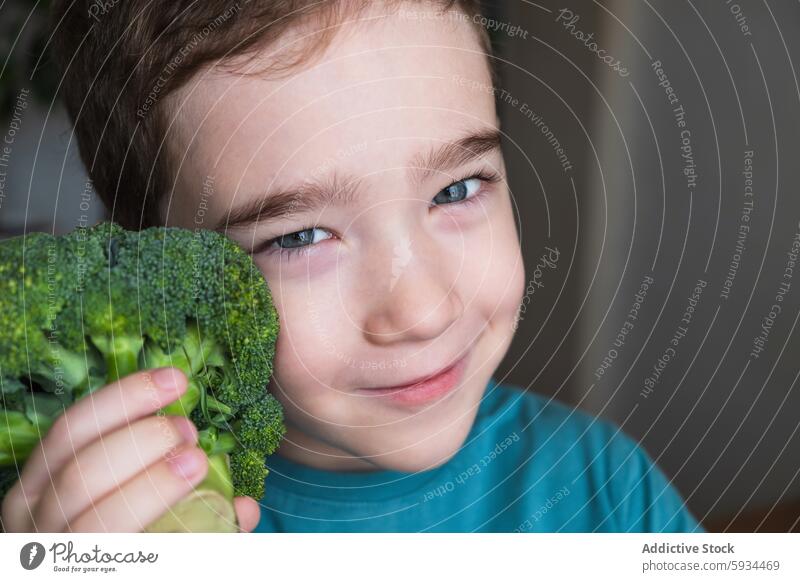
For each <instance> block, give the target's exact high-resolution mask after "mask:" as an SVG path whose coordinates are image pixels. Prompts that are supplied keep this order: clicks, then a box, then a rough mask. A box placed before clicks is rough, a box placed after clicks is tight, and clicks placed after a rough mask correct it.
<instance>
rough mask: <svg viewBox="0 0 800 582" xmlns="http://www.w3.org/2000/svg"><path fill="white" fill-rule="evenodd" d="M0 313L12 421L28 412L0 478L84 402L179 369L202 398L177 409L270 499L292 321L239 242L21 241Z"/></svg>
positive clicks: (85, 234)
mask: <svg viewBox="0 0 800 582" xmlns="http://www.w3.org/2000/svg"><path fill="white" fill-rule="evenodd" d="M0 314H2V315H0V317H2V318H3V319H4V323H3V325H2V326H0V352H1V353H0V392H1V393H2V396H3V401H2V403H0V404H2V408H0V412H2V411H3V409H5V410H8V411H13V412H14V413H15V416H13V418H14V423H15V424H14V428H15V431H16V432H13V431H12V432H11V433H9V434H11V437H10V438H9V439H6V440H7V441H8V442H6V441H0V467H2V466H3V465H6V466H7V465H8V464H9V463H10V462H12V461H13V462H14V463H20V462H22V461H24V458H25V456H26V455H25V451H27V450H29V448H30V447H28V448H27V449H26V448H24V447H17V448H16V451H17V452H16V453H14V451H13V450H10V449H13V448H14V447H13V444H14V442H13V440H14V437H13V435H14V434H18V435H19V439H20V441H19V442H23V440H24V442H25V443H29V442H30V440H31V434H33V432H32V430H33V429H36V430H46V429H47V428H48V427H49V423H50V422H51V421H52V416H55V415H56V414H58V413H59V412H60V411H61V410H63V407H64V406H66V405H69V404H70V403H71V401H73V400H75V399H78V398H81V397H83V396H85V395H86V394H89V393H90V392H91V391H92V390H95V389H97V388H98V387H100V386H103V385H105V384H108V383H110V382H112V381H114V380H116V379H118V378H120V377H122V376H125V375H127V374H130V373H132V372H135V371H137V370H141V369H147V368H156V367H162V366H175V367H177V368H180V369H181V370H183V371H184V373H186V375H187V376H188V378H189V384H190V389H189V390H188V391H187V393H186V394H185V395H184V396H183V397H182V398H181V400H180V401H179V402H177V403H173V404H171V405H170V406H168V407H166V408H165V410H164V412H166V413H168V414H182V415H186V416H191V418H192V419H193V420H195V422H196V423H197V424H198V428H199V429H201V430H202V431H205V432H204V434H206V436H207V437H208V438H207V439H206V440H207V441H208V442H210V440H209V439H211V436H213V439H212V440H214V442H215V443H217V445H215V446H217V448H216V449H215V453H214V454H217V453H220V452H221V453H223V454H229V457H230V458H229V467H230V471H231V475H232V481H233V488H234V490H236V491H238V492H245V493H244V494H247V495H251V496H253V497H255V498H257V499H258V498H260V497H261V495H262V494H263V488H264V477H265V475H266V469H265V466H264V462H265V459H266V456H268V455H269V454H272V453H273V452H274V451H275V449H276V448H277V446H278V443H279V442H280V439H281V438H282V436H283V434H284V431H285V429H284V425H283V411H282V408H281V406H280V404H279V403H278V402H277V400H275V399H274V398H273V397H272V396H271V395H269V394H268V393H267V391H266V388H267V384H268V382H269V379H270V377H271V375H272V370H273V367H272V361H273V358H274V355H275V344H276V341H277V335H278V330H279V321H278V315H277V311H276V310H275V307H274V305H273V302H272V297H271V294H270V291H269V287H268V285H267V283H266V281H265V280H264V278H263V275H262V274H261V272H260V271H259V270H258V268H257V267H256V266H255V264H254V263H253V261H252V260H251V258H250V256H249V255H248V254H247V253H246V252H244V251H243V250H242V249H241V248H240V247H239V246H238V245H237V244H235V243H234V242H233V241H231V240H230V239H228V238H226V237H224V236H223V235H221V234H218V233H216V232H212V231H206V230H199V231H191V230H186V229H180V228H175V227H153V228H147V229H144V230H142V231H138V232H133V231H126V230H124V229H122V228H121V227H120V226H118V225H116V224H114V223H110V222H106V223H100V224H98V225H95V226H93V227H90V228H82V229H77V230H75V231H73V232H71V233H69V234H68V235H65V236H62V237H53V236H49V235H45V234H38V233H37V234H31V235H27V236H25V237H18V238H16V239H12V240H9V241H6V242H3V243H1V244H0ZM59 382H60V383H61V384H63V389H59V388H58V384H59ZM20 415H21V416H20ZM6 418H11V416H9V415H6ZM26 422H27V424H25V423H26ZM3 424H4V421H3V417H2V416H1V415H0V431H2V430H3V428H4V427H3V426H2V425H3ZM6 424H9V423H6ZM23 425H24V426H23ZM209 435H211V436H209ZM23 437H24V438H23ZM25 439H27V440H25ZM221 444H222V445H224V446H222V445H221ZM26 446H27V444H26ZM4 447H5V448H6V449H9V450H2V449H3V448H4ZM207 452H209V455H211V454H212V453H211V450H210V449H209V450H207ZM4 455H5V456H4ZM4 459H7V460H8V461H9V462H8V463H3V460H4ZM217 465H218V463H216V462H215V467H216V466H217ZM224 465H225V464H224V463H223V464H222V465H220V466H224Z"/></svg>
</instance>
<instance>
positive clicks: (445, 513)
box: [255, 379, 703, 532]
mask: <svg viewBox="0 0 800 582" xmlns="http://www.w3.org/2000/svg"><path fill="white" fill-rule="evenodd" d="M267 466H268V468H269V470H270V473H269V475H268V476H267V480H266V493H265V495H264V498H263V499H262V500H261V521H260V523H259V524H258V527H257V528H256V530H255V531H257V532H595V531H596V532H690V531H703V528H702V526H700V525H699V524H698V522H697V520H696V519H695V518H694V517H693V515H692V514H691V513H690V512H689V510H688V509H687V508H686V506H685V505H684V502H683V500H682V498H681V496H680V495H679V494H678V492H677V491H676V490H675V489H674V487H673V486H672V485H671V484H670V483H669V481H668V480H667V479H666V477H665V476H664V474H663V473H662V472H661V470H660V469H659V468H658V467H657V466H656V465H654V464H653V462H652V460H651V458H650V457H649V456H648V454H647V453H646V452H645V451H644V450H643V449H642V448H641V447H639V446H638V445H637V444H636V443H635V442H634V441H633V440H632V439H631V438H629V437H628V436H626V435H625V434H624V433H623V432H621V431H620V429H619V427H618V426H616V425H614V424H613V423H611V422H609V421H606V420H601V419H598V418H594V417H592V416H589V415H588V414H586V413H583V412H581V411H579V410H577V409H573V408H569V407H567V406H565V405H563V404H560V403H559V402H557V401H553V400H548V399H547V398H544V397H543V396H540V395H538V394H535V393H533V392H529V391H523V390H521V389H519V388H517V387H515V386H510V385H505V384H498V383H496V382H495V381H494V380H493V379H492V380H491V381H490V382H489V384H488V386H487V390H486V393H485V395H484V398H483V400H482V401H481V404H480V407H479V410H478V413H477V416H476V419H475V423H474V424H473V426H472V429H471V431H470V434H469V436H468V437H467V439H466V440H465V441H464V444H463V446H462V447H461V449H460V450H459V451H458V452H457V453H456V454H455V455H454V456H453V457H451V458H450V460H448V461H447V462H446V463H444V464H442V465H440V466H439V467H436V468H434V469H431V470H429V471H422V472H418V473H402V472H396V471H374V472H336V471H327V470H321V469H315V468H312V467H308V466H306V465H302V464H299V463H296V462H293V461H290V460H288V459H286V458H284V457H281V456H279V455H273V456H271V457H270V458H269V459H268V460H267Z"/></svg>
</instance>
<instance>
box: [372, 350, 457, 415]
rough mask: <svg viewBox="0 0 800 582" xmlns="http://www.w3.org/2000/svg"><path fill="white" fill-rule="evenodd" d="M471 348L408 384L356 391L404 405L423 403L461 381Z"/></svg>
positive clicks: (434, 398) (448, 390) (435, 397)
mask: <svg viewBox="0 0 800 582" xmlns="http://www.w3.org/2000/svg"><path fill="white" fill-rule="evenodd" d="M471 352H472V350H469V351H467V352H466V353H465V354H464V355H462V356H461V357H459V358H458V360H456V361H455V362H453V363H451V364H449V365H448V366H447V367H446V368H442V369H440V370H439V371H437V372H434V373H433V374H432V375H428V376H424V377H422V378H418V379H416V380H414V381H412V382H411V383H409V384H402V385H398V386H385V387H375V388H359V389H358V390H357V391H356V392H357V393H359V394H365V395H368V396H374V397H378V398H382V399H387V400H391V401H393V402H396V403H399V404H405V405H416V404H425V403H428V402H431V401H433V400H436V399H437V398H440V397H442V396H444V395H445V394H447V393H448V392H450V391H452V390H453V389H454V388H455V387H456V386H458V385H459V384H460V383H461V379H462V377H463V375H464V370H465V369H466V367H467V363H468V360H469V356H470V354H471Z"/></svg>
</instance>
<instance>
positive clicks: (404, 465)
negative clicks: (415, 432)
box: [375, 419, 472, 473]
mask: <svg viewBox="0 0 800 582" xmlns="http://www.w3.org/2000/svg"><path fill="white" fill-rule="evenodd" d="M471 426H472V419H469V422H466V423H461V424H459V425H458V426H456V427H453V428H452V430H451V431H450V432H449V433H448V434H447V435H444V434H439V435H437V436H435V437H433V438H430V439H427V440H424V441H422V439H419V440H420V441H421V442H419V444H418V445H416V446H412V447H410V448H407V449H405V450H402V451H397V452H396V453H392V454H389V455H382V456H380V457H377V458H376V459H375V464H376V465H378V466H379V467H380V468H382V469H387V470H390V471H401V472H403V473H418V472H420V471H429V470H431V469H435V468H436V467H439V466H441V465H444V464H445V463H447V462H448V461H449V460H450V459H452V458H453V456H455V455H456V454H457V453H458V451H459V450H460V449H461V447H462V446H463V445H464V441H465V440H466V438H467V435H468V434H469V430H470V427H471Z"/></svg>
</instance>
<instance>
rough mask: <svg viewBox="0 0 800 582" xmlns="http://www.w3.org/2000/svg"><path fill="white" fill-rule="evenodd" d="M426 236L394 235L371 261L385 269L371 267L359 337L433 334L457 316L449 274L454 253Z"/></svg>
mask: <svg viewBox="0 0 800 582" xmlns="http://www.w3.org/2000/svg"><path fill="white" fill-rule="evenodd" d="M436 247H437V245H436V243H435V241H432V240H430V239H428V240H425V241H423V240H420V239H419V238H417V239H415V240H414V241H413V244H412V243H411V242H410V241H409V240H408V239H407V238H405V239H404V238H400V239H399V240H398V241H395V242H394V243H393V244H392V245H391V246H389V245H387V248H385V249H384V250H378V249H375V252H381V253H382V254H383V257H384V258H377V257H375V258H376V259H378V260H377V262H373V263H372V264H373V265H375V264H383V265H387V269H386V270H387V274H386V275H385V276H384V274H382V273H381V274H377V273H375V272H374V270H372V271H371V272H368V273H366V274H365V275H366V277H367V278H369V280H371V281H372V283H371V286H372V290H371V293H369V294H368V295H367V296H368V297H371V298H372V301H371V303H370V304H369V305H368V306H367V311H366V317H365V319H364V324H363V328H364V332H363V333H364V336H365V337H366V339H367V341H369V342H370V343H372V344H374V345H378V346H385V345H390V344H395V343H402V342H420V341H425V340H431V339H436V338H437V337H439V336H441V335H442V334H443V333H445V332H446V330H447V329H448V328H449V327H450V326H451V325H453V323H454V322H456V321H457V320H458V319H459V318H460V317H461V315H462V313H463V311H464V305H463V303H462V301H461V298H460V296H459V293H458V289H457V287H456V278H455V276H454V275H451V273H454V272H455V270H454V269H458V266H459V263H460V261H459V259H458V257H453V256H451V253H447V252H445V251H443V250H442V249H441V248H438V249H437V248H436Z"/></svg>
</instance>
